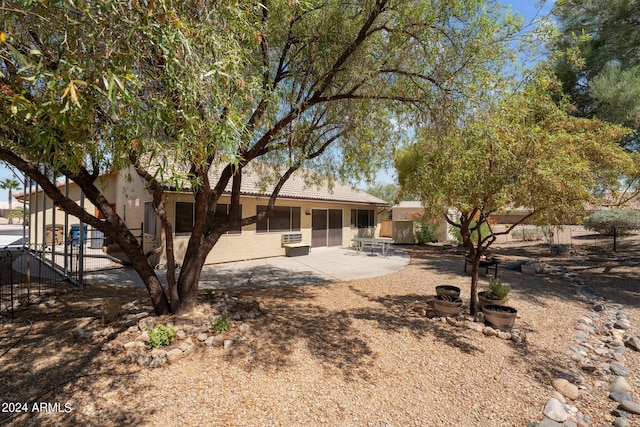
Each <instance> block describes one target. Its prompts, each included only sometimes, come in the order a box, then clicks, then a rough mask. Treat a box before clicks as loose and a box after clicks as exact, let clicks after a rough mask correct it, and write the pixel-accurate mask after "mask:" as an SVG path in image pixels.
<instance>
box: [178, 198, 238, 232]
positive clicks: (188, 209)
mask: <svg viewBox="0 0 640 427" xmlns="http://www.w3.org/2000/svg"><path fill="white" fill-rule="evenodd" d="M229 209H230V206H229V205H228V204H224V203H218V206H217V207H216V212H215V213H214V218H216V219H220V220H222V221H223V220H224V219H225V218H226V217H227V215H228V214H229ZM240 212H242V205H240ZM194 217H195V204H194V203H193V202H176V221H175V230H176V231H175V233H176V234H188V233H191V232H192V231H193V220H194ZM226 234H242V227H240V226H238V227H236V228H232V229H230V230H229V231H228V232H227V233H226Z"/></svg>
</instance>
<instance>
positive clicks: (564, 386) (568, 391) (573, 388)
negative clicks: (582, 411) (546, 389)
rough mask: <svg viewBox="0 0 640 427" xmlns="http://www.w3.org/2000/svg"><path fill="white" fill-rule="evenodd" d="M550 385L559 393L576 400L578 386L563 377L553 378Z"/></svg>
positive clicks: (578, 393) (578, 394)
mask: <svg viewBox="0 0 640 427" xmlns="http://www.w3.org/2000/svg"><path fill="white" fill-rule="evenodd" d="M552 385H553V388H555V389H556V390H557V391H558V392H559V393H560V394H562V395H563V396H565V397H567V398H569V399H571V400H576V399H577V398H578V397H579V396H580V392H579V390H578V386H577V385H575V384H572V383H570V382H569V381H567V380H566V379H564V378H556V379H555V380H553V382H552Z"/></svg>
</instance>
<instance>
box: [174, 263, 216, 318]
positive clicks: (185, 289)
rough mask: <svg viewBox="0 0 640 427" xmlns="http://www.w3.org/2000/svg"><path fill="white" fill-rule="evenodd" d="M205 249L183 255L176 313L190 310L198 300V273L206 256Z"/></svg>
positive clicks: (200, 271)
mask: <svg viewBox="0 0 640 427" xmlns="http://www.w3.org/2000/svg"><path fill="white" fill-rule="evenodd" d="M207 254H208V252H207V251H204V250H198V251H196V253H195V254H193V255H192V256H188V257H187V256H185V259H184V262H183V264H182V269H181V270H180V277H179V278H178V295H179V298H180V305H179V307H178V310H177V313H179V314H184V313H189V312H191V311H192V310H193V309H194V308H195V307H196V304H197V302H198V284H199V282H200V274H201V273H202V267H203V266H204V263H205V260H206V258H207Z"/></svg>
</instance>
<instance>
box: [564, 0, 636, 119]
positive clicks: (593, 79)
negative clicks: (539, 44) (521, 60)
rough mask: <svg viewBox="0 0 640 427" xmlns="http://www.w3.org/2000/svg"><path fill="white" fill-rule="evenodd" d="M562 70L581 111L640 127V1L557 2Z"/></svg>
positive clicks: (569, 91) (566, 85)
mask: <svg viewBox="0 0 640 427" xmlns="http://www.w3.org/2000/svg"><path fill="white" fill-rule="evenodd" d="M553 14H554V15H555V16H556V18H557V22H558V24H559V36H558V37H557V38H555V39H554V43H553V49H554V50H556V51H558V52H559V56H558V59H557V60H556V64H555V69H556V74H557V75H558V77H559V78H560V79H561V81H562V83H563V91H564V93H565V94H566V95H568V96H569V97H570V101H571V103H572V104H573V105H574V107H575V110H574V111H575V114H576V115H579V116H593V115H595V116H597V117H600V118H603V119H606V120H612V121H613V122H614V123H619V124H623V125H625V126H631V127H633V128H634V129H635V130H636V131H638V129H640V121H639V120H638V119H639V118H638V113H639V111H640V97H638V95H637V93H638V84H637V81H638V70H637V67H638V66H640V27H639V26H638V16H640V3H639V2H637V1H608V0H565V1H558V2H556V3H555V5H554V9H553Z"/></svg>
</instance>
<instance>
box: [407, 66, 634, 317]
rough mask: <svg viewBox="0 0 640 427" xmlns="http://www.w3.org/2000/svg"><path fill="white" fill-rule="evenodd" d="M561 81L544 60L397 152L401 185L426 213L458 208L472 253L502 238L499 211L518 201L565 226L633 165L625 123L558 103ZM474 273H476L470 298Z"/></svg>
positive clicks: (541, 220) (537, 217) (538, 218)
mask: <svg viewBox="0 0 640 427" xmlns="http://www.w3.org/2000/svg"><path fill="white" fill-rule="evenodd" d="M558 89H559V86H558V84H557V82H556V81H555V79H554V78H553V75H552V74H551V73H550V72H549V70H548V69H547V67H546V66H545V64H541V66H540V67H539V68H538V69H536V72H535V73H534V75H533V77H532V79H531V80H530V81H528V82H526V84H524V85H523V87H522V88H521V89H520V90H519V91H517V92H514V93H508V94H506V92H505V95H504V96H503V97H496V96H495V93H494V94H493V96H481V95H479V96H478V97H477V98H475V99H472V100H469V103H470V107H469V110H470V111H473V115H469V116H464V117H463V118H460V119H459V120H456V121H452V122H451V123H450V124H449V125H447V126H440V127H438V126H434V125H433V124H432V123H429V122H427V123H425V124H424V126H423V127H421V128H420V129H418V131H417V132H416V140H415V141H414V142H413V143H412V144H409V145H407V147H406V148H405V149H403V150H402V151H400V152H399V153H398V156H397V160H396V169H397V171H398V177H399V182H400V184H401V186H402V189H403V191H408V192H411V193H414V194H418V195H419V197H420V200H422V201H423V204H424V206H425V210H426V215H427V216H428V217H431V218H439V217H441V216H442V209H443V208H453V209H455V210H456V211H457V212H458V214H457V215H456V216H455V217H452V216H451V215H450V216H449V221H451V222H453V223H454V224H455V227H456V228H457V229H458V233H457V234H458V239H459V240H461V241H462V243H463V244H464V246H465V248H466V249H467V251H468V252H469V253H470V255H471V256H472V258H473V259H476V260H477V259H479V258H478V257H479V256H480V255H482V254H483V253H484V251H486V249H487V248H488V247H489V246H490V245H491V244H492V243H493V242H494V241H495V239H496V236H495V235H494V234H493V233H491V232H490V224H489V216H490V215H491V214H492V213H494V212H500V211H504V210H506V209H508V208H509V207H512V206H518V207H522V208H525V209H527V210H528V211H529V212H531V215H530V216H529V217H528V218H529V219H530V220H531V221H532V222H533V223H534V224H536V225H549V224H563V223H565V221H569V220H574V219H575V218H577V217H579V216H580V214H581V213H582V212H584V209H585V206H586V205H587V203H589V202H591V203H594V202H595V199H596V198H595V196H594V194H593V189H594V188H609V189H610V188H617V186H618V185H619V182H620V181H619V179H620V177H621V176H622V175H623V174H624V172H625V170H626V168H627V167H628V165H629V164H630V163H632V159H631V157H630V156H629V154H628V153H627V152H625V151H624V150H623V149H622V148H621V147H620V146H619V145H618V144H617V142H618V141H620V140H621V139H622V138H623V137H624V136H625V135H627V133H628V131H627V130H626V129H623V128H621V127H619V126H615V125H610V124H607V123H604V122H601V121H599V120H589V119H583V118H576V117H572V116H569V115H568V114H567V113H566V111H565V110H564V108H562V107H561V106H558V105H557V104H556V102H555V99H556V96H557V93H558ZM523 220H524V218H523ZM477 225H479V229H480V232H479V233H477V232H476V233H474V230H473V229H474V228H476V226H477ZM515 225H518V224H514V226H515ZM485 226H486V227H488V229H489V232H487V228H485ZM477 280H478V278H477V274H474V275H473V276H472V278H471V300H472V301H474V299H475V294H476V289H477ZM471 310H472V311H473V310H475V306H474V305H472V306H471Z"/></svg>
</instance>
